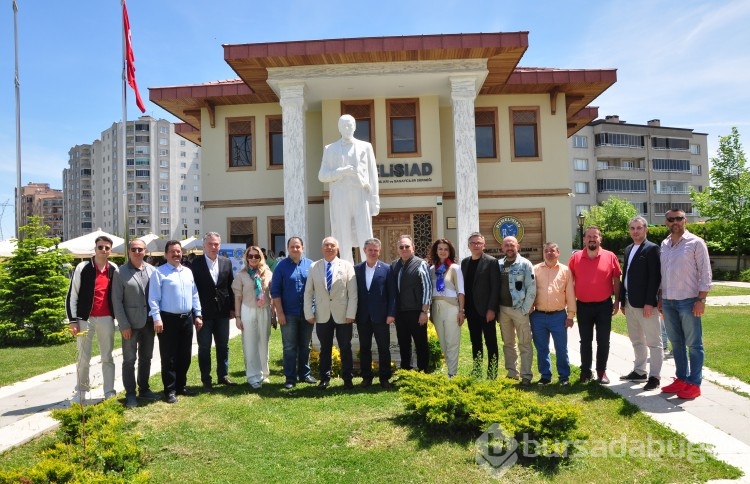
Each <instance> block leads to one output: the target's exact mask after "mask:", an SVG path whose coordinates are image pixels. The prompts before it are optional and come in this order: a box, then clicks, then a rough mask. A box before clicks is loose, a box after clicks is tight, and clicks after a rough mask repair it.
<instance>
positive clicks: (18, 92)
mask: <svg viewBox="0 0 750 484" xmlns="http://www.w3.org/2000/svg"><path fill="white" fill-rule="evenodd" d="M13 45H14V47H15V51H16V52H15V55H16V72H15V85H16V239H20V238H21V234H20V232H21V231H20V230H19V229H20V227H21V215H22V214H23V203H22V202H23V187H22V186H21V78H20V77H19V74H18V3H16V0H13Z"/></svg>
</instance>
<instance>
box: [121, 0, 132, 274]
mask: <svg viewBox="0 0 750 484" xmlns="http://www.w3.org/2000/svg"><path fill="white" fill-rule="evenodd" d="M124 6H125V0H120V11H121V14H120V15H121V17H122V21H121V24H122V146H121V147H120V154H121V156H122V159H121V160H120V167H121V168H120V183H121V184H120V187H121V188H120V190H121V193H122V206H121V208H120V212H121V213H120V221H121V222H122V225H121V227H124V231H125V234H124V235H123V239H125V242H124V244H125V254H126V257H127V258H128V260H129V259H130V250H129V244H130V242H129V240H130V230H129V227H128V221H129V218H130V217H129V216H128V158H127V156H128V149H127V148H128V103H127V99H128V89H127V87H128V72H127V69H128V67H127V60H126V59H127V58H126V56H127V52H126V49H125V36H126V35H127V32H125V9H124ZM133 130H134V131H135V125H133ZM133 134H134V135H135V132H134V133H133ZM134 139H135V138H134Z"/></svg>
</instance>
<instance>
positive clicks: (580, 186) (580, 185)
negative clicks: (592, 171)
mask: <svg viewBox="0 0 750 484" xmlns="http://www.w3.org/2000/svg"><path fill="white" fill-rule="evenodd" d="M575 190H576V193H588V192H589V183H588V182H576V184H575Z"/></svg>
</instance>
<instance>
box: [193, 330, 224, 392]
mask: <svg viewBox="0 0 750 484" xmlns="http://www.w3.org/2000/svg"><path fill="white" fill-rule="evenodd" d="M197 337H198V338H197V339H198V367H199V368H200V369H201V381H202V382H203V383H211V339H212V337H213V340H214V341H215V342H216V376H217V378H218V379H219V380H222V379H223V378H225V377H226V376H227V373H228V372H229V318H214V319H204V320H203V327H201V329H200V331H198V334H197Z"/></svg>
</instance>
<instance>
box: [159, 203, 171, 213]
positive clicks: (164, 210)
mask: <svg viewBox="0 0 750 484" xmlns="http://www.w3.org/2000/svg"><path fill="white" fill-rule="evenodd" d="M159 213H169V207H168V206H166V205H160V206H159Z"/></svg>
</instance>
